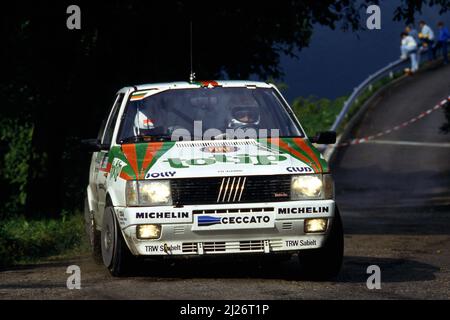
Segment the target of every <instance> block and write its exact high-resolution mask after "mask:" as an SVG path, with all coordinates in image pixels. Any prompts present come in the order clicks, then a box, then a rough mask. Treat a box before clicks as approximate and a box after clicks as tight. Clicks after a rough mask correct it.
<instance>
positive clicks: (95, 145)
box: [81, 139, 110, 152]
mask: <svg viewBox="0 0 450 320" xmlns="http://www.w3.org/2000/svg"><path fill="white" fill-rule="evenodd" d="M81 146H82V149H83V150H85V151H87V152H98V151H107V150H109V147H110V146H109V145H108V144H102V143H101V142H100V140H98V139H85V140H81Z"/></svg>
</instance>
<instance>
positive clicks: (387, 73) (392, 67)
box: [330, 59, 410, 131]
mask: <svg viewBox="0 0 450 320" xmlns="http://www.w3.org/2000/svg"><path fill="white" fill-rule="evenodd" d="M409 64H410V60H409V59H398V60H396V61H394V62H391V63H390V64H388V65H387V66H385V67H384V68H382V69H380V70H378V71H377V72H375V73H373V74H371V75H369V76H368V77H367V78H366V79H365V80H364V81H363V82H361V83H360V84H359V85H358V86H357V87H356V88H355V89H353V92H352V94H351V95H350V97H349V98H348V99H347V100H346V101H345V103H344V106H343V107H342V110H341V112H340V113H339V115H338V116H337V117H336V120H335V121H334V123H333V125H332V126H331V128H330V130H331V131H336V130H337V128H338V127H339V126H340V125H341V123H342V121H343V120H344V119H345V116H346V115H347V112H348V111H349V109H350V107H351V106H352V105H353V103H355V102H357V101H358V98H359V97H360V96H361V95H362V94H363V93H364V92H365V91H366V89H369V90H372V86H373V84H374V83H375V82H377V81H378V80H381V79H383V78H386V77H390V78H391V79H393V78H394V74H395V72H396V71H398V70H399V69H402V68H405V67H406V65H409Z"/></svg>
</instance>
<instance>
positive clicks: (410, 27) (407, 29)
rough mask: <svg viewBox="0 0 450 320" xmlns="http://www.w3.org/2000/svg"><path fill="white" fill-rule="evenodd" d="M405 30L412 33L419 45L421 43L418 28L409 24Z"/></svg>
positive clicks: (409, 33)
mask: <svg viewBox="0 0 450 320" xmlns="http://www.w3.org/2000/svg"><path fill="white" fill-rule="evenodd" d="M405 32H406V33H407V34H408V35H410V36H411V37H413V38H414V40H416V42H417V45H419V42H420V39H419V33H418V32H417V30H416V29H415V28H414V26H412V25H410V24H409V25H407V26H406V27H405Z"/></svg>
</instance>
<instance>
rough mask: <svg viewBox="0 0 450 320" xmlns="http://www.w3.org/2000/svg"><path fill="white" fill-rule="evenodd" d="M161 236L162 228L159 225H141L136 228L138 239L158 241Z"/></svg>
mask: <svg viewBox="0 0 450 320" xmlns="http://www.w3.org/2000/svg"><path fill="white" fill-rule="evenodd" d="M160 235H161V226H160V225H159V224H140V225H138V226H137V228H136V237H137V238H138V239H158V238H159V236H160Z"/></svg>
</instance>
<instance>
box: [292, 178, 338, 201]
mask: <svg viewBox="0 0 450 320" xmlns="http://www.w3.org/2000/svg"><path fill="white" fill-rule="evenodd" d="M333 198H334V183H333V179H332V177H331V175H330V174H324V175H321V174H308V175H301V176H292V181H291V200H306V199H333Z"/></svg>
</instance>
